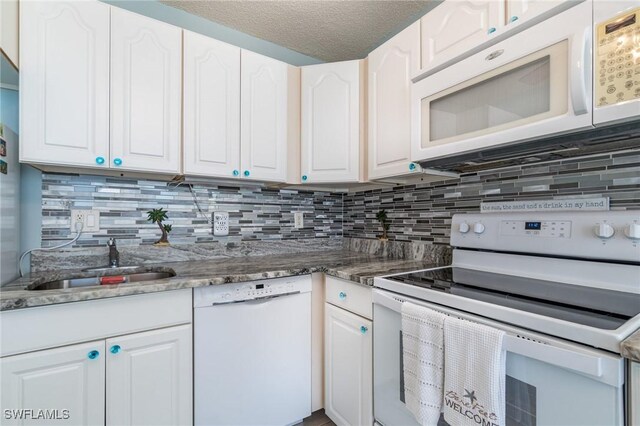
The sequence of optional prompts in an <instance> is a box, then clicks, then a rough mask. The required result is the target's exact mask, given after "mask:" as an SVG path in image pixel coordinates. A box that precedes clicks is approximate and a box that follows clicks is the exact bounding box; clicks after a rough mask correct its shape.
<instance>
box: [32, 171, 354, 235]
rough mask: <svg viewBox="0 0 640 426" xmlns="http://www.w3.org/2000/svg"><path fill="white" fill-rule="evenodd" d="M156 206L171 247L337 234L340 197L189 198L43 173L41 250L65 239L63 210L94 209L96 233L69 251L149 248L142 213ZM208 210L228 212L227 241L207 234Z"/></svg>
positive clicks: (217, 188) (241, 191) (241, 194)
mask: <svg viewBox="0 0 640 426" xmlns="http://www.w3.org/2000/svg"><path fill="white" fill-rule="evenodd" d="M193 196H195V197H196V199H197V201H198V204H199V206H200V209H201V210H202V213H200V211H199V210H198V208H197V206H196V204H195V202H194V199H193ZM159 207H162V208H163V209H165V210H167V211H168V216H169V219H168V221H166V223H168V224H171V225H172V228H173V229H172V231H171V233H170V236H169V240H170V241H171V242H172V243H175V244H189V243H200V242H213V241H220V242H225V243H229V242H239V241H252V240H281V239H309V238H336V237H338V238H339V237H341V236H342V214H343V208H342V195H340V194H330V193H323V192H303V191H290V190H278V189H269V188H265V187H260V186H253V187H247V186H243V187H236V186H221V185H200V184H199V185H194V186H193V195H192V193H191V192H190V191H189V187H188V186H186V185H181V186H175V183H168V182H161V181H150V180H135V179H123V178H111V177H100V176H91V175H65V174H43V176H42V246H43V247H51V246H54V245H57V244H60V243H62V242H65V241H68V240H69V238H71V237H72V233H71V231H70V228H71V211H70V210H71V209H96V210H99V211H100V231H99V232H95V233H84V234H83V235H82V236H81V238H80V239H79V240H78V241H77V242H76V243H75V244H74V246H76V247H78V246H100V245H104V244H106V242H107V240H108V239H109V238H110V237H114V238H116V239H117V240H118V244H119V245H139V244H151V243H153V242H155V241H156V240H157V239H158V238H159V237H160V230H159V229H158V226H157V225H156V224H152V223H150V222H148V221H147V214H146V212H147V211H148V210H150V209H152V208H159ZM214 211H226V212H229V236H227V237H214V236H213V234H212V232H211V229H212V227H211V225H210V224H209V221H210V220H211V213H212V212H214ZM294 212H303V213H304V227H303V228H300V229H296V228H294Z"/></svg>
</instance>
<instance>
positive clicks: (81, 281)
mask: <svg viewBox="0 0 640 426" xmlns="http://www.w3.org/2000/svg"><path fill="white" fill-rule="evenodd" d="M175 276H176V274H175V272H166V271H163V272H139V273H134V274H120V275H108V276H100V277H85V278H69V279H65V280H57V281H49V282H46V283H41V284H36V285H34V286H33V287H31V288H28V290H58V289H63V288H75V287H91V286H107V287H108V286H109V285H114V284H127V283H135V282H142V281H153V280H161V279H163V278H171V277H175Z"/></svg>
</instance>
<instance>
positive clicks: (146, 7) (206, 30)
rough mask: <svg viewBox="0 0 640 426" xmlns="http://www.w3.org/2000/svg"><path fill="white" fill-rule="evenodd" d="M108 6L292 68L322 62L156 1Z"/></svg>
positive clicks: (113, 0)
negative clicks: (253, 53) (238, 48)
mask: <svg viewBox="0 0 640 426" xmlns="http://www.w3.org/2000/svg"><path fill="white" fill-rule="evenodd" d="M101 1H103V2H104V3H108V4H111V5H113V6H117V7H120V8H122V9H127V10H130V11H132V12H136V13H139V14H141V15H145V16H149V17H151V18H154V19H157V20H159V21H164V22H167V23H169V24H172V25H176V26H178V27H181V28H184V29H187V30H190V31H194V32H197V33H200V34H204V35H206V36H209V37H213V38H215V39H218V40H220V41H224V42H226V43H230V44H233V45H235V46H238V47H241V48H243V49H247V50H251V51H253V52H256V53H260V54H262V55H266V56H269V57H272V58H275V59H278V60H280V61H283V62H286V63H289V64H291V65H298V66H300V65H311V64H319V63H321V62H322V61H321V60H319V59H316V58H312V57H311V56H307V55H303V54H302V53H298V52H296V51H294V50H291V49H287V48H286V47H282V46H279V45H277V44H275V43H271V42H270V41H266V40H262V39H260V38H257V37H253V36H250V35H248V34H245V33H243V32H240V31H237V30H234V29H232V28H229V27H225V26H224V25H220V24H218V23H216V22H213V21H209V20H207V19H205V18H202V17H199V16H196V15H192V14H190V13H188V12H185V11H184V10H180V9H176V8H173V7H171V6H167V5H165V4H162V3H160V2H158V1H155V0H101Z"/></svg>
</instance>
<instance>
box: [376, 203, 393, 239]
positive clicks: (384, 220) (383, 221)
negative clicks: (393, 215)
mask: <svg viewBox="0 0 640 426" xmlns="http://www.w3.org/2000/svg"><path fill="white" fill-rule="evenodd" d="M376 219H377V220H378V222H380V226H382V236H381V237H380V241H387V240H389V238H388V237H387V232H388V231H389V228H390V227H391V223H390V222H389V218H388V217H387V211H386V210H384V209H382V210H380V211H378V213H376Z"/></svg>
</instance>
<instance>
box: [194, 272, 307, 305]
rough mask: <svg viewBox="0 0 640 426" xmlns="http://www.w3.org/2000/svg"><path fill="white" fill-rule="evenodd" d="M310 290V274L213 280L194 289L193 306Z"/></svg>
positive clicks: (242, 300) (263, 297)
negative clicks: (228, 280)
mask: <svg viewBox="0 0 640 426" xmlns="http://www.w3.org/2000/svg"><path fill="white" fill-rule="evenodd" d="M310 291H311V276H310V275H301V276H293V277H286V278H273V279H266V280H260V281H248V282H244V283H232V284H215V283H214V282H212V283H211V285H210V286H207V287H198V288H195V289H194V290H193V306H194V307H195V308H198V307H207V306H213V305H220V304H227V303H234V302H245V301H251V300H258V299H266V298H270V297H277V296H283V295H287V294H296V293H307V292H310Z"/></svg>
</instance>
